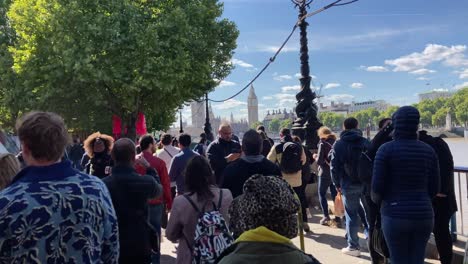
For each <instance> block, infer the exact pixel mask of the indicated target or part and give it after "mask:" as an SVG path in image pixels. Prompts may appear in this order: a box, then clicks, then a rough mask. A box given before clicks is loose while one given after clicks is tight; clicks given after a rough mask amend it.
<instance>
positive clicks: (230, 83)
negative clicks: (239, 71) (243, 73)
mask: <svg viewBox="0 0 468 264" xmlns="http://www.w3.org/2000/svg"><path fill="white" fill-rule="evenodd" d="M230 86H236V83H235V82H230V81H224V80H223V81H221V82H220V83H219V85H218V88H221V87H230Z"/></svg>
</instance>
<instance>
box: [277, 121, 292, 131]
mask: <svg viewBox="0 0 468 264" xmlns="http://www.w3.org/2000/svg"><path fill="white" fill-rule="evenodd" d="M292 125H293V122H292V120H291V119H285V120H283V121H281V123H280V127H281V128H289V129H291V128H292Z"/></svg>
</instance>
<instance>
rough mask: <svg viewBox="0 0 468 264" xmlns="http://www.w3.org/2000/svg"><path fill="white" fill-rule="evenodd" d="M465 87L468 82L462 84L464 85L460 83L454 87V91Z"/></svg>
mask: <svg viewBox="0 0 468 264" xmlns="http://www.w3.org/2000/svg"><path fill="white" fill-rule="evenodd" d="M465 87H468V82H464V83H461V84H459V85H455V87H454V88H455V90H459V89H461V88H465Z"/></svg>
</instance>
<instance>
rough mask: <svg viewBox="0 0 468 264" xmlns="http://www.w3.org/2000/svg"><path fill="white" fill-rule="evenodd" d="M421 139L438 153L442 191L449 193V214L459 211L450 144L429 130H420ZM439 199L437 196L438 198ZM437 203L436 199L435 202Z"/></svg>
mask: <svg viewBox="0 0 468 264" xmlns="http://www.w3.org/2000/svg"><path fill="white" fill-rule="evenodd" d="M419 140H421V141H422V142H424V143H426V144H428V145H429V146H431V147H432V148H433V149H434V151H435V152H436V154H437V157H438V159H439V169H440V191H439V192H440V193H442V194H445V195H447V198H442V199H448V206H449V208H443V209H447V210H448V211H449V214H450V215H452V214H453V213H455V212H456V211H457V200H456V197H455V186H454V164H453V156H452V152H451V151H450V148H449V146H448V145H447V143H445V141H444V140H443V139H441V138H435V137H432V136H430V135H428V134H427V131H424V130H423V131H420V132H419ZM436 199H437V198H436ZM433 204H434V205H436V204H437V203H436V201H434V203H433Z"/></svg>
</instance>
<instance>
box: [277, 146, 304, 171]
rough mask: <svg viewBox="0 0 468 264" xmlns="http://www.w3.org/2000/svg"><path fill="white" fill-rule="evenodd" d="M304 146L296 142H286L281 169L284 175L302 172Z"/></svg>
mask: <svg viewBox="0 0 468 264" xmlns="http://www.w3.org/2000/svg"><path fill="white" fill-rule="evenodd" d="M301 157H302V146H301V145H299V144H298V143H295V142H286V143H284V145H283V154H282V155H281V162H280V169H281V172H284V173H288V174H290V173H296V172H298V171H301V170H302V161H301Z"/></svg>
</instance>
